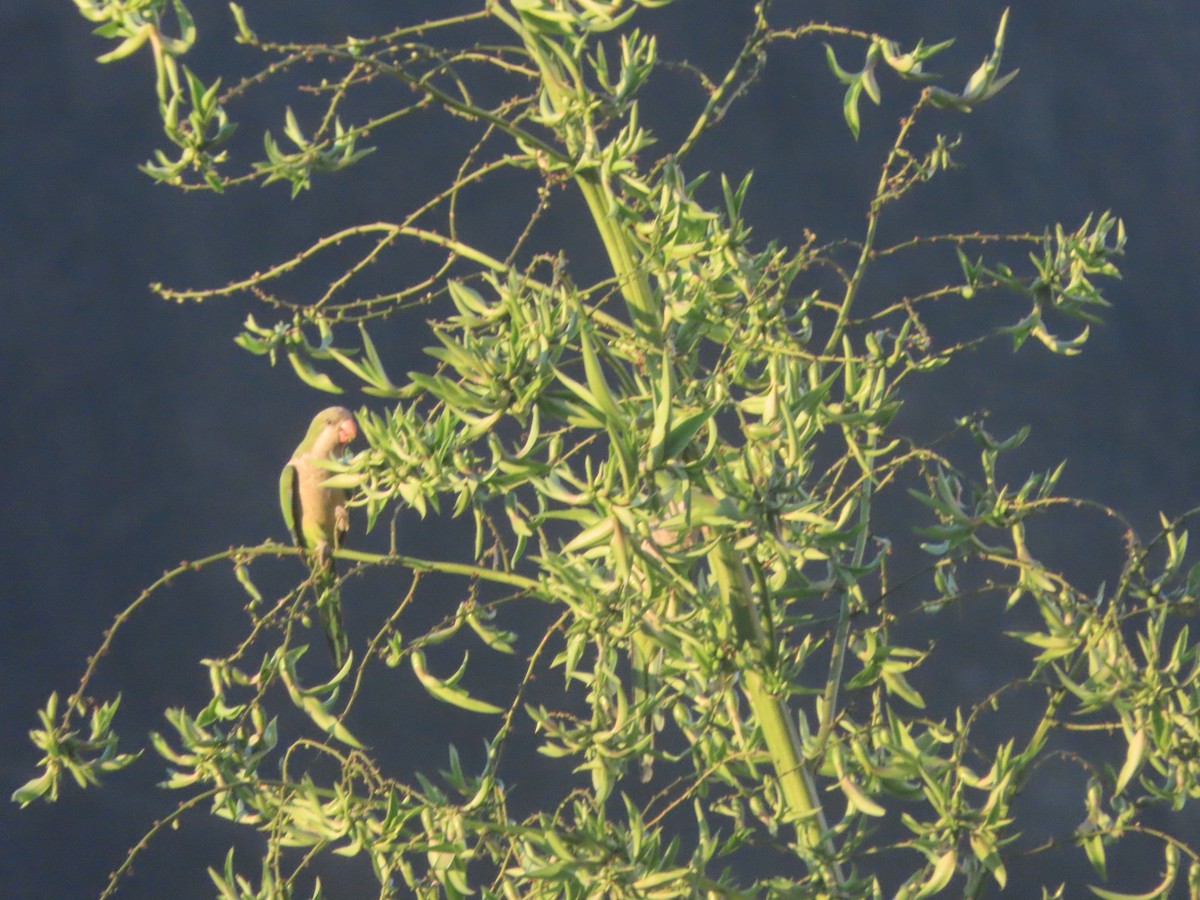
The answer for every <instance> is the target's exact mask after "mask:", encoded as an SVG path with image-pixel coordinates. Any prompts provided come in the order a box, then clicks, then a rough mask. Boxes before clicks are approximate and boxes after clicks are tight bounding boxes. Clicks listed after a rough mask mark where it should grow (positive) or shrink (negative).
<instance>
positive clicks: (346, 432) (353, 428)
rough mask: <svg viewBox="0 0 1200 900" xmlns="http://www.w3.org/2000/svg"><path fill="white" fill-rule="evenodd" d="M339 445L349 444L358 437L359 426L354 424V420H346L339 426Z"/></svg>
mask: <svg viewBox="0 0 1200 900" xmlns="http://www.w3.org/2000/svg"><path fill="white" fill-rule="evenodd" d="M337 436H338V443H339V444H348V443H350V442H351V441H352V440H354V439H355V438H356V437H358V426H357V425H356V424H354V420H353V419H345V420H343V421H342V422H341V423H340V424H339V425H338V430H337Z"/></svg>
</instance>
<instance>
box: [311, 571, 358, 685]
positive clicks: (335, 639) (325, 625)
mask: <svg viewBox="0 0 1200 900" xmlns="http://www.w3.org/2000/svg"><path fill="white" fill-rule="evenodd" d="M317 565H318V566H319V567H320V568H319V570H318V573H317V577H316V579H315V582H314V583H315V587H316V591H317V617H318V618H319V619H320V620H321V630H322V631H324V632H325V640H326V641H328V642H329V652H330V653H332V654H333V664H334V666H335V667H337V668H338V669H340V668H341V667H342V666H343V665H344V664H345V662H346V655H347V654H348V653H349V652H350V641H349V639H348V638H347V637H346V625H345V620H344V619H343V618H342V589H341V586H340V585H339V584H338V579H337V570H336V569H335V568H334V565H333V556H332V554H328V555H326V554H320V555H319V556H318V559H317Z"/></svg>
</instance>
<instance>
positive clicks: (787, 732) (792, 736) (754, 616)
mask: <svg viewBox="0 0 1200 900" xmlns="http://www.w3.org/2000/svg"><path fill="white" fill-rule="evenodd" d="M708 559H709V566H710V567H711V569H712V572H713V576H714V577H715V578H716V581H717V587H718V590H719V591H720V593H721V599H722V602H723V603H725V604H726V607H727V608H728V609H729V611H730V616H731V618H732V620H733V626H734V630H735V632H736V638H737V640H738V643H739V644H741V645H742V646H743V647H744V648H745V649H746V650H748V651H749V652H748V658H749V660H750V661H751V665H749V666H746V667H744V668H743V669H742V673H741V674H742V686H743V690H744V691H745V693H746V699H747V700H748V701H749V703H750V708H751V709H752V710H753V711H754V717H755V720H756V721H757V722H758V725H759V727H760V728H761V729H762V734H763V740H764V741H765V742H766V745H767V752H768V753H769V754H770V756H771V763H772V765H773V766H774V768H775V776H776V777H777V778H778V779H779V784H780V788H781V789H782V791H783V796H784V800H785V802H786V803H787V807H788V810H789V812H791V813H792V815H793V817H794V820H795V823H796V838H797V841H798V843H799V844H800V846H801V847H803V848H804V849H806V850H809V851H811V852H812V855H813V856H816V857H818V858H820V857H823V859H819V862H818V863H816V865H817V866H819V867H820V868H822V869H824V870H825V871H826V874H827V877H829V878H830V880H832V881H833V882H834V883H835V884H842V883H843V881H844V877H843V875H842V872H841V869H840V867H839V866H838V864H837V863H836V862H835V861H833V858H834V853H835V848H834V846H833V840H832V838H831V837H830V835H829V826H828V823H827V822H826V820H825V811H824V808H823V807H822V806H821V801H820V798H819V797H818V795H817V787H816V783H815V782H814V780H813V777H812V773H811V772H810V771H809V769H808V765H807V763H806V762H805V759H804V752H803V746H802V744H801V741H800V734H799V732H798V731H797V728H796V723H795V721H794V719H793V717H792V714H791V710H790V709H789V708H788V705H787V702H786V701H785V700H784V699H783V698H782V697H779V696H777V695H775V694H774V693H772V692H771V690H770V688H769V687H768V686H767V684H766V682H765V681H764V679H763V676H762V672H761V666H762V663H763V655H764V652H765V651H766V650H767V641H766V635H765V633H764V632H763V628H762V621H761V619H760V617H759V615H758V609H757V607H756V606H755V603H754V588H753V586H752V585H751V583H750V577H749V575H748V574H747V572H746V568H745V566H744V565H742V564H741V563H740V562H738V561H737V559H736V558H735V556H734V553H733V549H732V548H731V547H730V546H729V545H728V544H727V543H726V542H724V541H722V542H719V543H718V544H717V545H716V547H714V548H713V550H712V551H711V552H710V553H709V557H708Z"/></svg>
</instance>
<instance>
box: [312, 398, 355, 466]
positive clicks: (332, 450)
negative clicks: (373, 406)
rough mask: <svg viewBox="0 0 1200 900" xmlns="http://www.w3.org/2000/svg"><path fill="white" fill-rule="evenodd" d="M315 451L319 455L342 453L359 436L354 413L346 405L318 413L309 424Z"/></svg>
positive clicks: (332, 407)
mask: <svg viewBox="0 0 1200 900" xmlns="http://www.w3.org/2000/svg"><path fill="white" fill-rule="evenodd" d="M309 435H310V436H311V437H312V438H313V439H314V440H313V451H314V453H315V454H316V455H318V456H326V455H333V454H340V453H341V452H342V451H344V450H345V449H346V446H347V445H348V444H349V443H350V442H351V441H353V440H354V439H355V438H356V437H358V423H357V422H356V421H355V420H354V413H352V412H350V410H348V409H346V407H344V406H331V407H329V408H328V409H323V410H321V411H320V412H319V413H317V415H316V417H315V418H314V419H313V421H312V425H311V426H309Z"/></svg>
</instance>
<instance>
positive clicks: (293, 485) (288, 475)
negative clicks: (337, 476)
mask: <svg viewBox="0 0 1200 900" xmlns="http://www.w3.org/2000/svg"><path fill="white" fill-rule="evenodd" d="M279 508H280V509H282V510H283V521H284V522H285V523H286V524H287V528H288V531H289V532H291V535H292V540H293V541H295V542H296V546H297V547H303V546H305V541H304V529H303V528H301V527H300V516H301V514H302V513H301V506H300V476H299V474H298V473H297V472H296V467H295V465H293V464H292V463H288V464H287V465H286V466H284V467H283V472H281V473H280V475H279Z"/></svg>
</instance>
